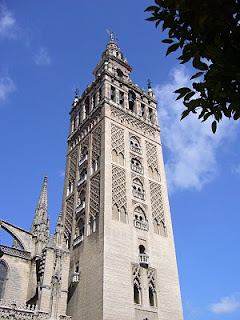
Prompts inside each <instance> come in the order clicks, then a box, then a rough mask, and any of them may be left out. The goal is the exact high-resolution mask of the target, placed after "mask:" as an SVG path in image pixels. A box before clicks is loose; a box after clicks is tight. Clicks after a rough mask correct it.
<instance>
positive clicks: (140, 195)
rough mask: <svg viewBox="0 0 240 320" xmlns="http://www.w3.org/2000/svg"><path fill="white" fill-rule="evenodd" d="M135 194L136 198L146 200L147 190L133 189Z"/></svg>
mask: <svg viewBox="0 0 240 320" xmlns="http://www.w3.org/2000/svg"><path fill="white" fill-rule="evenodd" d="M133 196H134V197H136V198H139V199H141V200H144V199H145V192H144V191H138V190H135V189H133Z"/></svg>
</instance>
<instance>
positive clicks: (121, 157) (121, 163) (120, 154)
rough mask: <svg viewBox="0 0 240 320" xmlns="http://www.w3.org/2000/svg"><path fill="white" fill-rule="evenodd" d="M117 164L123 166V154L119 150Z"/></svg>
mask: <svg viewBox="0 0 240 320" xmlns="http://www.w3.org/2000/svg"><path fill="white" fill-rule="evenodd" d="M119 164H120V165H121V166H124V155H123V154H122V153H121V152H120V153H119Z"/></svg>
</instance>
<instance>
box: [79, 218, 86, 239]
mask: <svg viewBox="0 0 240 320" xmlns="http://www.w3.org/2000/svg"><path fill="white" fill-rule="evenodd" d="M84 227H85V222H84V219H83V218H80V219H79V222H78V230H79V236H80V237H83V236H84Z"/></svg>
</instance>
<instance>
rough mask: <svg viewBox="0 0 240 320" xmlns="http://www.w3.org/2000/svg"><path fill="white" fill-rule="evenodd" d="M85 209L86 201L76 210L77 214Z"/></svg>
mask: <svg viewBox="0 0 240 320" xmlns="http://www.w3.org/2000/svg"><path fill="white" fill-rule="evenodd" d="M84 208H85V201H82V202H81V203H80V204H79V205H78V206H77V208H76V213H79V212H81V211H82V210H83V209H84Z"/></svg>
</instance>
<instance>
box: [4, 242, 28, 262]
mask: <svg viewBox="0 0 240 320" xmlns="http://www.w3.org/2000/svg"><path fill="white" fill-rule="evenodd" d="M0 249H1V250H2V251H3V253H5V254H9V255H10V256H14V257H19V258H23V259H27V260H30V259H31V253H30V252H27V251H23V250H18V249H15V248H13V247H8V246H4V245H0Z"/></svg>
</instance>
